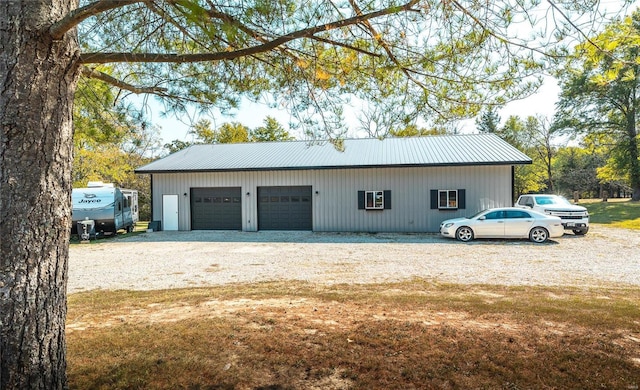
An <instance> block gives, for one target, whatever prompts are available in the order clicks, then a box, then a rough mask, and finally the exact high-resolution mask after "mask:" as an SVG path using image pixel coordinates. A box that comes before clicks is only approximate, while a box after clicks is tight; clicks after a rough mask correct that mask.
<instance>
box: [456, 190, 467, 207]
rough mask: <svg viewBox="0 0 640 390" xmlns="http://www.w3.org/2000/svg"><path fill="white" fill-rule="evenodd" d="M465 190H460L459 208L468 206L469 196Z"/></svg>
mask: <svg viewBox="0 0 640 390" xmlns="http://www.w3.org/2000/svg"><path fill="white" fill-rule="evenodd" d="M466 195H467V194H466V191H465V190H458V208H459V209H466V208H467V196H466Z"/></svg>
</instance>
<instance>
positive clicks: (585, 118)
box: [556, 11, 640, 201]
mask: <svg viewBox="0 0 640 390" xmlns="http://www.w3.org/2000/svg"><path fill="white" fill-rule="evenodd" d="M639 35H640V11H636V12H635V13H633V15H632V16H629V17H626V18H624V19H623V20H619V21H615V22H613V23H611V24H609V25H608V26H607V27H606V28H605V30H604V31H603V32H602V33H600V34H598V35H596V36H594V37H592V38H590V39H588V40H587V41H586V42H584V43H582V44H581V45H578V46H577V47H576V49H575V50H574V52H573V54H572V55H571V56H570V57H569V59H568V60H567V61H566V63H564V64H563V67H562V68H561V69H560V70H559V71H558V73H557V75H558V77H559V79H560V85H561V88H562V92H561V95H560V101H559V103H558V113H557V120H556V127H557V128H559V129H563V130H564V131H570V132H574V133H578V134H603V135H608V136H609V138H610V139H611V140H615V141H616V144H615V146H614V148H612V149H611V152H612V155H611V157H612V158H613V159H615V164H611V165H610V168H612V169H619V170H620V173H621V174H622V175H624V176H626V177H627V179H628V181H629V185H630V186H631V188H632V191H633V195H632V200H634V201H638V200H640V160H639V159H638V157H639V155H640V152H639V149H638V147H639V145H638V131H637V121H638V115H640V99H639V97H640V94H639V92H640V90H639V88H638V87H639V86H640V83H639V82H640V63H639V62H638V55H639V54H640V40H638V36H639ZM622 175H621V176H622Z"/></svg>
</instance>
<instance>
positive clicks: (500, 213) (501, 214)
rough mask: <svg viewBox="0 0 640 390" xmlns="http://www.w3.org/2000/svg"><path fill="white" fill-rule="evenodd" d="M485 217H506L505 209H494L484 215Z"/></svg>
mask: <svg viewBox="0 0 640 390" xmlns="http://www.w3.org/2000/svg"><path fill="white" fill-rule="evenodd" d="M484 219H504V212H503V211H492V212H490V213H486V214H485V215H484Z"/></svg>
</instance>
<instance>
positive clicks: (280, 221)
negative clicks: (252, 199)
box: [258, 186, 313, 230]
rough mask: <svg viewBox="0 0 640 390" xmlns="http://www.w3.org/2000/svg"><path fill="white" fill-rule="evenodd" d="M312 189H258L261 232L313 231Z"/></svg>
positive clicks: (259, 226) (259, 227)
mask: <svg viewBox="0 0 640 390" xmlns="http://www.w3.org/2000/svg"><path fill="white" fill-rule="evenodd" d="M311 199H312V198H311V187H306V186H305V187H258V229H259V230H312V226H313V225H312V223H311V222H312V221H311V215H312V208H311Z"/></svg>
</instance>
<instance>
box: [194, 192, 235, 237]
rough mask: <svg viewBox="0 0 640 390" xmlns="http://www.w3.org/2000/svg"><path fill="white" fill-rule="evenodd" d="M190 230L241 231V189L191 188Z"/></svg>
mask: <svg viewBox="0 0 640 390" xmlns="http://www.w3.org/2000/svg"><path fill="white" fill-rule="evenodd" d="M191 229H192V230H242V197H241V188H240V187H214V188H192V189H191Z"/></svg>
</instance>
